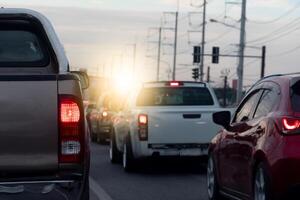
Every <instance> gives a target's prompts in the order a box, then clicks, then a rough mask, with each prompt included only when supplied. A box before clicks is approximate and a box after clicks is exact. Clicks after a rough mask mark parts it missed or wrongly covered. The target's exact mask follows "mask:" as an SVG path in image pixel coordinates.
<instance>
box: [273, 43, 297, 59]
mask: <svg viewBox="0 0 300 200" xmlns="http://www.w3.org/2000/svg"><path fill="white" fill-rule="evenodd" d="M298 49H300V45H299V46H297V47H295V48H293V49H290V50H287V51H284V52H281V53H279V54H274V55H270V57H275V56H276V57H278V56H284V55H287V54H290V53H294V52H295V51H296V50H298Z"/></svg>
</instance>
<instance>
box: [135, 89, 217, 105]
mask: <svg viewBox="0 0 300 200" xmlns="http://www.w3.org/2000/svg"><path fill="white" fill-rule="evenodd" d="M209 105H214V101H213V98H212V96H211V94H210V92H209V90H208V89H207V88H202V87H174V88H172V87H161V88H144V89H142V90H141V92H140V94H139V96H138V98H137V106H209Z"/></svg>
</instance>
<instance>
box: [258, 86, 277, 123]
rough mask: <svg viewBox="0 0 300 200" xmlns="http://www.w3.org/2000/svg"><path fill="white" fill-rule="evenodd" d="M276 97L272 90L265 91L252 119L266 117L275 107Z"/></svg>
mask: <svg viewBox="0 0 300 200" xmlns="http://www.w3.org/2000/svg"><path fill="white" fill-rule="evenodd" d="M277 100H278V95H277V94H276V93H275V92H274V91H272V90H265V91H264V93H263V95H262V98H261V101H260V102H259V104H258V106H257V109H256V112H255V115H254V118H257V117H263V116H266V115H267V114H268V113H269V112H270V111H271V110H272V108H273V107H274V106H275V104H276V102H277Z"/></svg>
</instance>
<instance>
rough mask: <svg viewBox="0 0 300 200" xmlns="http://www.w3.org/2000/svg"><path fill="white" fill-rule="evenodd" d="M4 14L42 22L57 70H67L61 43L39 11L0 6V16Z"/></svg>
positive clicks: (62, 71) (49, 23) (66, 60)
mask: <svg viewBox="0 0 300 200" xmlns="http://www.w3.org/2000/svg"><path fill="white" fill-rule="evenodd" d="M4 15H10V16H11V15H16V16H18V17H20V16H21V17H24V18H35V19H37V20H38V21H40V23H41V24H42V26H43V28H44V29H45V32H46V34H47V36H48V39H49V41H50V43H51V45H52V48H53V50H54V52H55V54H56V58H57V62H58V65H59V72H60V73H64V72H68V71H69V67H68V65H69V62H68V59H67V56H66V54H65V51H64V48H63V45H62V43H61V42H60V40H59V38H58V36H57V34H56V32H55V30H54V28H53V26H52V24H51V22H50V21H49V20H48V19H47V18H46V17H45V16H44V15H42V14H41V13H39V12H36V11H34V10H30V9H23V8H0V17H2V16H4Z"/></svg>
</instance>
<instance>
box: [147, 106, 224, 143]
mask: <svg viewBox="0 0 300 200" xmlns="http://www.w3.org/2000/svg"><path fill="white" fill-rule="evenodd" d="M213 112H215V109H209V108H198V109H197V108H195V107H193V108H180V107H179V106H177V107H168V108H159V109H157V108H155V109H153V111H151V110H149V111H148V117H149V136H148V137H149V143H151V144H196V143H209V142H210V141H211V139H212V138H213V137H214V136H215V135H216V133H217V132H218V130H219V129H220V127H219V126H217V125H216V124H214V122H213V121H212V113H213Z"/></svg>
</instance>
